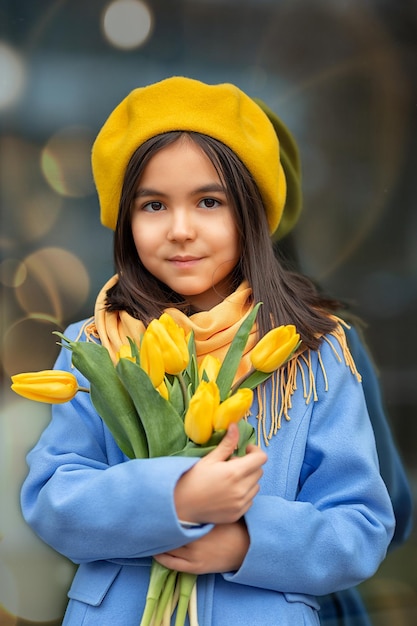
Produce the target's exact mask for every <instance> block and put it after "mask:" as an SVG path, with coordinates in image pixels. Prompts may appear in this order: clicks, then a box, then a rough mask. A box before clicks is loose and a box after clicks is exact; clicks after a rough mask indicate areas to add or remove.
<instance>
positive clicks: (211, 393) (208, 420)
mask: <svg viewBox="0 0 417 626" xmlns="http://www.w3.org/2000/svg"><path fill="white" fill-rule="evenodd" d="M219 404H220V393H219V388H218V387H217V385H216V383H215V382H213V381H210V382H206V381H205V380H203V381H201V383H200V384H199V385H198V387H197V389H196V392H195V394H194V395H193V396H192V398H191V400H190V403H189V405H188V409H187V413H186V414H185V418H184V429H185V432H186V434H187V437H189V438H190V439H191V440H192V441H194V443H197V444H202V443H206V442H207V441H208V440H209V439H210V437H211V435H212V434H213V416H214V413H215V411H216V409H217V407H218V406H219Z"/></svg>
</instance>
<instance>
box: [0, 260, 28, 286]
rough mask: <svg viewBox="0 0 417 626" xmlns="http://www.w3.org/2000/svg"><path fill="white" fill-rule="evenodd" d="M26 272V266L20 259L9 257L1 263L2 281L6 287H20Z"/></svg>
mask: <svg viewBox="0 0 417 626" xmlns="http://www.w3.org/2000/svg"><path fill="white" fill-rule="evenodd" d="M26 274H27V272H26V266H25V265H24V264H23V263H21V262H20V261H19V260H18V259H13V258H7V259H4V261H2V262H1V263H0V283H1V284H2V285H4V286H5V287H19V286H20V285H21V284H22V283H23V282H24V281H25V280H26Z"/></svg>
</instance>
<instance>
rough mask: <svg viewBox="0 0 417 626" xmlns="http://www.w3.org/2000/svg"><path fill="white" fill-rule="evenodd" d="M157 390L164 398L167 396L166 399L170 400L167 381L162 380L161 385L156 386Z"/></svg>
mask: <svg viewBox="0 0 417 626" xmlns="http://www.w3.org/2000/svg"><path fill="white" fill-rule="evenodd" d="M156 390H157V391H159V393H160V394H161V396H162V397H163V398H165V400H169V392H168V387H167V386H166V384H165V381H162V383H161V384H160V385H159V387H157V388H156Z"/></svg>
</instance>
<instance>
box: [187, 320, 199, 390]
mask: <svg viewBox="0 0 417 626" xmlns="http://www.w3.org/2000/svg"><path fill="white" fill-rule="evenodd" d="M188 353H189V355H190V359H189V361H188V365H187V367H186V369H185V372H184V378H185V380H186V384H187V386H188V385H191V391H192V394H194V393H195V390H196V389H197V387H198V383H199V382H200V381H199V378H198V364H197V363H198V362H197V350H196V345H195V337H194V333H193V332H191V333H190V337H189V339H188Z"/></svg>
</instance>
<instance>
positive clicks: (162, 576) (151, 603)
mask: <svg viewBox="0 0 417 626" xmlns="http://www.w3.org/2000/svg"><path fill="white" fill-rule="evenodd" d="M170 572H171V570H169V569H167V568H166V567H164V566H163V565H160V564H159V563H158V562H157V561H155V560H152V567H151V574H150V578H149V586H148V593H147V595H146V604H145V609H144V611H143V615H142V620H141V622H140V626H150V624H151V621H152V617H153V614H154V612H155V608H156V605H157V603H158V600H159V598H160V596H161V592H162V589H163V587H164V584H165V581H166V579H167V578H168V575H169V573H170Z"/></svg>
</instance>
